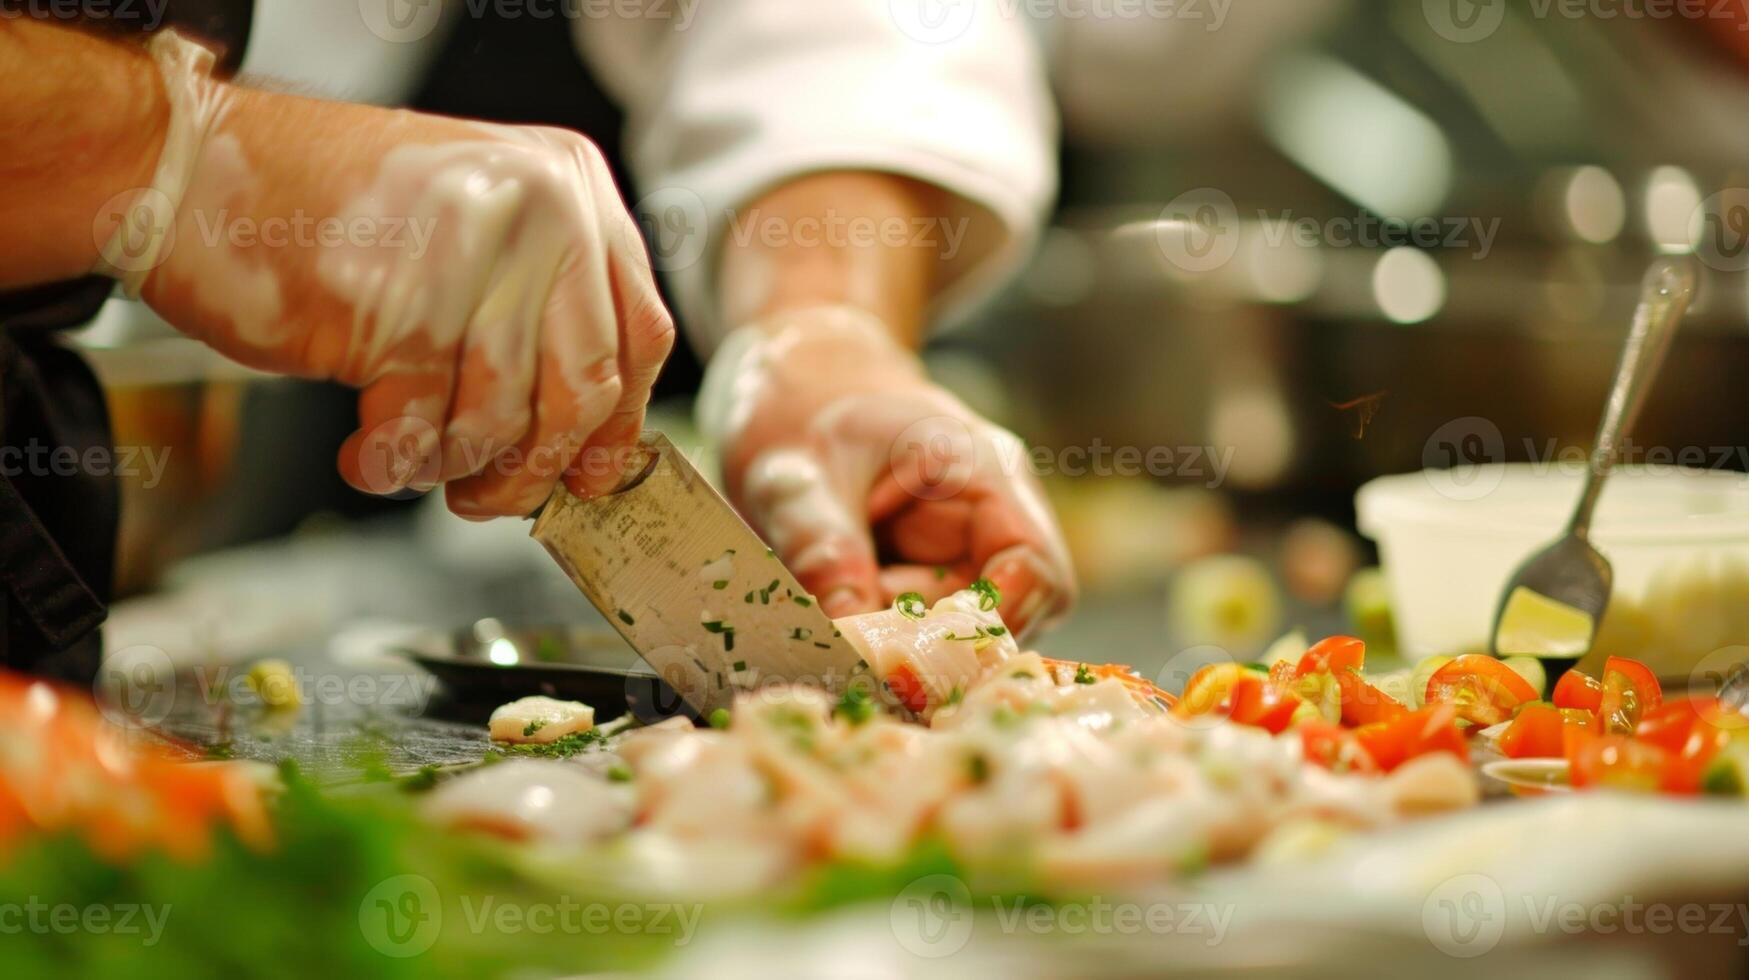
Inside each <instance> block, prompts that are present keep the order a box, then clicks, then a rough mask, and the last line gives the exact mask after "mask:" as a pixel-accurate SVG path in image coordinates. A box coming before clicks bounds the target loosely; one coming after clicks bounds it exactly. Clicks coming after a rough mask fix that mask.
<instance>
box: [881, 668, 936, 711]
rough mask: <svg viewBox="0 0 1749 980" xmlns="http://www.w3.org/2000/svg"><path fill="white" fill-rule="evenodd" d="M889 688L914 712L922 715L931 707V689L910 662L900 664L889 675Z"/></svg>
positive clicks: (894, 695)
mask: <svg viewBox="0 0 1749 980" xmlns="http://www.w3.org/2000/svg"><path fill="white" fill-rule="evenodd" d="M887 690H889V691H892V692H893V697H896V698H898V699H899V703H900V704H902V705H904V706H905V708H906V709H907V710H909V711H910V712H911V713H912V714H918V715H920V714H922V713H923V712H924V711H925V710H926V709H928V707H929V689H928V688H926V687H924V686H923V680H922V679H921V678H919V677H918V676H917V672H916V671H915V670H912V669H911V665H910V664H900V665H899V666H898V668H897V669H896V670H894V671H893V672H892V673H891V674H888V675H887Z"/></svg>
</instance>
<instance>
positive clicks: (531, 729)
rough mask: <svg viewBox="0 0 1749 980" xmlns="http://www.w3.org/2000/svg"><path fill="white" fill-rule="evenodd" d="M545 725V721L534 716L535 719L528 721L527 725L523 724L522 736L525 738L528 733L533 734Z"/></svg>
mask: <svg viewBox="0 0 1749 980" xmlns="http://www.w3.org/2000/svg"><path fill="white" fill-rule="evenodd" d="M545 727H547V723H546V722H545V721H542V720H541V719H539V718H536V719H535V720H533V721H531V722H529V723H528V724H527V725H525V726H523V729H522V737H523V738H527V737H529V736H530V735H533V734H534V733H535V732H538V731H540V730H541V729H543V728H545Z"/></svg>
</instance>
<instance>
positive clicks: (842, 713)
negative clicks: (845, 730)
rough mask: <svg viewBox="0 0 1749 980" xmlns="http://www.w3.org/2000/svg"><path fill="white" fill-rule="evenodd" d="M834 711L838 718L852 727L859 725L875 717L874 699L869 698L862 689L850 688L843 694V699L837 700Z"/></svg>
mask: <svg viewBox="0 0 1749 980" xmlns="http://www.w3.org/2000/svg"><path fill="white" fill-rule="evenodd" d="M836 710H837V714H838V717H840V718H843V719H844V720H845V721H848V722H850V723H851V724H852V725H860V724H862V723H863V722H865V721H868V720H869V719H870V718H873V717H874V716H875V704H874V699H873V698H871V697H869V695H868V692H867V691H865V690H863V689H862V688H860V687H852V688H850V689H849V690H847V691H845V692H844V696H843V697H841V698H839V699H838V707H837V709H836Z"/></svg>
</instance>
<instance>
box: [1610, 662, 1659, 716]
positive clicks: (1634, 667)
mask: <svg viewBox="0 0 1749 980" xmlns="http://www.w3.org/2000/svg"><path fill="white" fill-rule="evenodd" d="M1663 701H1664V688H1663V687H1662V686H1660V685H1659V683H1658V677H1657V675H1656V674H1653V673H1652V671H1651V668H1649V667H1647V666H1646V665H1645V664H1643V663H1640V662H1639V661H1638V660H1629V659H1627V658H1626V657H1610V658H1609V659H1608V660H1606V661H1604V663H1603V694H1602V696H1601V697H1600V698H1599V700H1598V706H1597V717H1598V720H1599V722H1600V723H1601V724H1602V726H1603V730H1604V731H1606V732H1614V733H1616V734H1619V735H1626V734H1630V733H1632V732H1633V730H1634V726H1636V725H1638V724H1639V723H1640V719H1641V718H1642V717H1644V716H1645V714H1646V712H1648V711H1652V710H1655V709H1656V708H1657V707H1658V705H1660V704H1662V703H1663Z"/></svg>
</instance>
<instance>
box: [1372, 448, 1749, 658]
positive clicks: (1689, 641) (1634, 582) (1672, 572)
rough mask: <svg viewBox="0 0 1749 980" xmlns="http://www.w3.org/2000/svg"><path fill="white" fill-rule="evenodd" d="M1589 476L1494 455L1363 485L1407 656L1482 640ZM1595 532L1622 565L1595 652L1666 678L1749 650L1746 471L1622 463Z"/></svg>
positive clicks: (1476, 647) (1572, 465) (1573, 466)
mask: <svg viewBox="0 0 1749 980" xmlns="http://www.w3.org/2000/svg"><path fill="white" fill-rule="evenodd" d="M1583 476H1584V465H1583V464H1582V463H1577V462H1572V461H1569V462H1565V463H1549V464H1540V463H1528V464H1512V465H1499V464H1495V465H1484V466H1469V467H1460V468H1455V469H1450V470H1423V471H1421V472H1419V473H1406V474H1403V475H1400V476H1387V477H1383V478H1381V479H1377V480H1374V481H1372V482H1371V483H1368V484H1367V485H1365V486H1363V487H1361V488H1360V493H1359V494H1358V495H1357V496H1356V498H1355V509H1356V511H1357V514H1358V523H1359V526H1360V530H1361V533H1363V534H1365V535H1366V536H1368V537H1370V538H1372V539H1373V540H1374V541H1376V542H1377V543H1378V546H1379V555H1380V559H1381V561H1382V564H1383V566H1384V572H1385V580H1386V583H1387V585H1388V587H1389V590H1390V594H1391V602H1392V610H1393V612H1394V614H1395V617H1396V626H1397V640H1398V643H1399V645H1400V646H1401V648H1402V650H1403V652H1404V654H1405V655H1407V656H1410V657H1423V656H1431V655H1434V654H1453V653H1462V652H1477V651H1483V650H1486V649H1487V647H1488V631H1489V629H1490V628H1491V627H1492V620H1493V616H1494V611H1495V607H1496V605H1497V604H1498V603H1499V601H1500V590H1501V589H1502V588H1504V586H1505V584H1506V581H1507V580H1508V578H1510V577H1511V575H1512V572H1513V571H1514V570H1515V569H1517V567H1518V565H1519V563H1521V562H1522V561H1523V560H1524V559H1525V558H1527V557H1529V556H1530V554H1531V553H1532V552H1534V551H1536V550H1537V549H1538V548H1540V547H1542V546H1543V545H1545V544H1547V543H1548V542H1550V541H1552V540H1554V538H1555V537H1556V535H1558V534H1559V533H1560V532H1561V530H1562V529H1563V528H1564V527H1565V526H1566V521H1567V518H1568V516H1569V515H1570V514H1571V512H1572V508H1573V505H1574V503H1575V502H1576V501H1577V499H1578V495H1579V486H1580V483H1581V481H1582V479H1583ZM1592 541H1593V543H1594V544H1595V545H1596V546H1597V548H1598V550H1599V551H1602V552H1603V554H1604V556H1605V557H1607V558H1608V559H1609V561H1610V564H1611V565H1612V566H1613V567H1614V569H1615V589H1614V592H1613V593H1612V596H1611V600H1610V608H1609V611H1608V612H1607V613H1606V614H1605V616H1604V621H1603V624H1602V627H1601V628H1600V630H1599V633H1598V642H1597V646H1596V648H1595V651H1594V653H1596V654H1598V655H1603V654H1615V655H1620V656H1630V657H1636V658H1639V659H1642V660H1645V661H1647V662H1648V663H1650V664H1651V665H1652V666H1653V667H1654V669H1656V670H1658V671H1659V672H1660V673H1663V674H1666V675H1676V674H1683V673H1690V672H1693V671H1695V670H1697V669H1708V668H1715V667H1728V665H1730V664H1735V663H1742V662H1744V661H1745V660H1749V475H1745V474H1743V473H1737V472H1731V471H1723V470H1692V469H1681V468H1678V467H1673V466H1647V467H1622V468H1620V469H1617V470H1616V471H1615V472H1614V473H1613V474H1612V475H1611V476H1610V479H1609V483H1608V484H1607V485H1605V487H1604V490H1603V498H1602V500H1601V501H1600V503H1599V505H1598V509H1597V516H1596V518H1595V520H1594V521H1593V524H1592Z"/></svg>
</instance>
